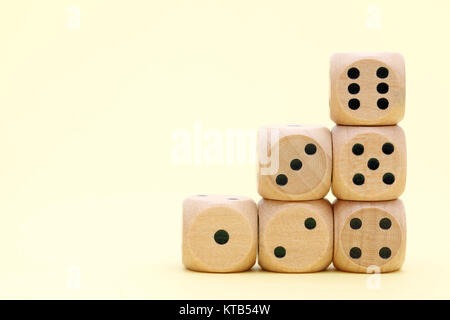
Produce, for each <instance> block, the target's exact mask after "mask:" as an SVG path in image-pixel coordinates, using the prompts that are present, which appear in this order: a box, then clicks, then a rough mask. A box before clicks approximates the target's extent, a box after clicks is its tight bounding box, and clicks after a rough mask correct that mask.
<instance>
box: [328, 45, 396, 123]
mask: <svg viewBox="0 0 450 320" xmlns="http://www.w3.org/2000/svg"><path fill="white" fill-rule="evenodd" d="M330 80H331V85H330V88H331V92H330V115H331V118H332V119H333V121H335V122H336V123H337V124H344V125H394V124H397V123H398V122H399V121H400V120H401V119H402V118H403V116H404V112H405V64H404V59H403V57H402V56H401V55H400V54H397V53H373V54H357V53H341V54H335V55H334V56H332V58H331V68H330Z"/></svg>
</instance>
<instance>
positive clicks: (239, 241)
mask: <svg viewBox="0 0 450 320" xmlns="http://www.w3.org/2000/svg"><path fill="white" fill-rule="evenodd" d="M257 219H258V218H257V207H256V203H255V202H254V201H253V200H252V199H249V198H246V197H241V196H222V195H196V196H192V197H189V198H187V199H185V200H184V202H183V245H182V248H183V249H182V250H183V264H184V265H185V267H186V268H188V269H191V270H195V271H204V272H238V271H245V270H248V269H250V268H251V267H252V266H253V265H254V264H255V261H256V252H257V243H258V220H257ZM216 240H219V242H218V241H216ZM221 242H222V243H221Z"/></svg>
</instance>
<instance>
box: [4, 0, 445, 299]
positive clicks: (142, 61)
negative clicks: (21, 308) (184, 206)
mask: <svg viewBox="0 0 450 320" xmlns="http://www.w3.org/2000/svg"><path fill="white" fill-rule="evenodd" d="M78 12H79V17H80V19H79V21H78V18H77V15H78ZM377 12H378V13H377ZM449 12H450V2H449V1H446V0H442V1H391V0H388V1H376V0H372V1H363V0H354V1H260V0H259V1H92V0H86V1H69V0H55V1H2V2H1V5H0V108H1V116H0V150H1V166H0V216H1V222H0V239H1V242H0V257H1V262H0V298H148V299H156V298H162V299H165V298H167V299H169V298H177V299H178V298H194V299H195V298H250V299H260V298H267V299H272V298H273V299H281V298H283V299H290V298H292V299H294V298H377V299H379V298H450V291H449V286H450V280H449V279H450V277H448V274H447V273H448V270H449V269H450V250H449V249H450V231H449V229H450V212H449V208H450V206H449V197H448V196H449V192H448V181H449V179H450V170H449V158H450V151H449V149H448V147H449V143H448V141H449V139H450V130H449V127H448V123H449V119H450V103H449V102H450V97H449V92H450V90H449V80H448V79H449V75H450V62H449V61H450V46H449V45H448V32H449V31H450V19H449V18H448V15H449ZM368 50H374V51H385V50H389V51H398V52H401V53H402V54H403V55H404V57H405V60H406V71H407V109H406V110H407V111H406V117H405V119H404V120H403V121H402V122H401V124H400V125H401V126H402V127H403V128H404V129H405V132H406V136H407V142H408V183H407V189H406V192H405V193H404V195H403V196H402V199H403V200H404V202H405V205H406V209H407V220H408V248H407V259H406V263H405V265H404V268H403V271H401V272H398V273H393V274H386V275H382V276H381V283H380V288H379V289H378V290H375V289H370V288H369V287H368V286H367V285H366V282H367V279H368V277H369V276H368V275H364V274H363V275H355V274H346V273H340V272H334V271H327V272H323V273H318V274H307V275H288V274H276V273H266V272H262V271H260V270H258V268H256V267H255V269H256V270H255V271H252V272H247V273H241V274H228V275H214V274H202V273H194V272H189V271H186V270H184V268H183V267H182V265H181V202H182V200H183V198H184V197H186V196H188V195H190V194H196V193H231V194H243V195H248V196H251V197H253V198H254V199H255V200H258V199H259V197H258V195H257V193H256V178H255V167H254V165H251V164H248V163H246V164H234V165H196V164H195V163H191V164H185V165H179V164H174V163H173V161H172V160H171V152H172V150H173V148H174V144H175V143H174V141H173V139H172V135H173V133H174V132H175V131H176V130H178V129H186V130H188V131H189V132H193V130H194V129H193V128H194V123H195V122H196V121H201V123H202V124H203V126H204V127H205V128H208V129H216V130H219V131H220V132H225V130H226V129H229V128H239V129H244V130H256V129H257V128H258V127H259V126H261V125H263V124H267V123H317V124H323V125H326V126H328V127H329V128H331V127H332V126H333V123H332V122H331V120H330V118H329V114H328V112H329V111H328V86H329V85H328V68H329V56H330V55H331V54H332V53H333V52H339V51H368ZM330 199H332V196H330Z"/></svg>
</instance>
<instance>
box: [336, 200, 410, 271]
mask: <svg viewBox="0 0 450 320" xmlns="http://www.w3.org/2000/svg"><path fill="white" fill-rule="evenodd" d="M334 214H335V254H334V260H333V262H334V265H335V267H336V268H338V269H340V270H342V271H350V272H363V273H366V272H369V271H375V272H390V271H395V270H398V269H400V267H401V266H402V264H403V261H404V256H405V247H406V222H405V213H404V207H403V204H402V202H401V200H393V201H381V202H349V201H343V200H337V202H336V203H335V205H334Z"/></svg>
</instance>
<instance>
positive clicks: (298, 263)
mask: <svg viewBox="0 0 450 320" xmlns="http://www.w3.org/2000/svg"><path fill="white" fill-rule="evenodd" d="M258 210H259V212H258V214H259V256H258V263H259V265H260V266H261V267H262V268H263V269H265V270H269V271H276V272H316V271H321V270H324V269H326V268H327V267H328V266H329V265H330V263H331V260H332V257H333V211H332V209H331V204H330V203H329V202H328V201H327V200H324V199H322V200H315V201H302V202H284V201H275V200H266V199H263V200H261V201H260V202H259V204H258ZM283 254H284V255H283Z"/></svg>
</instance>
